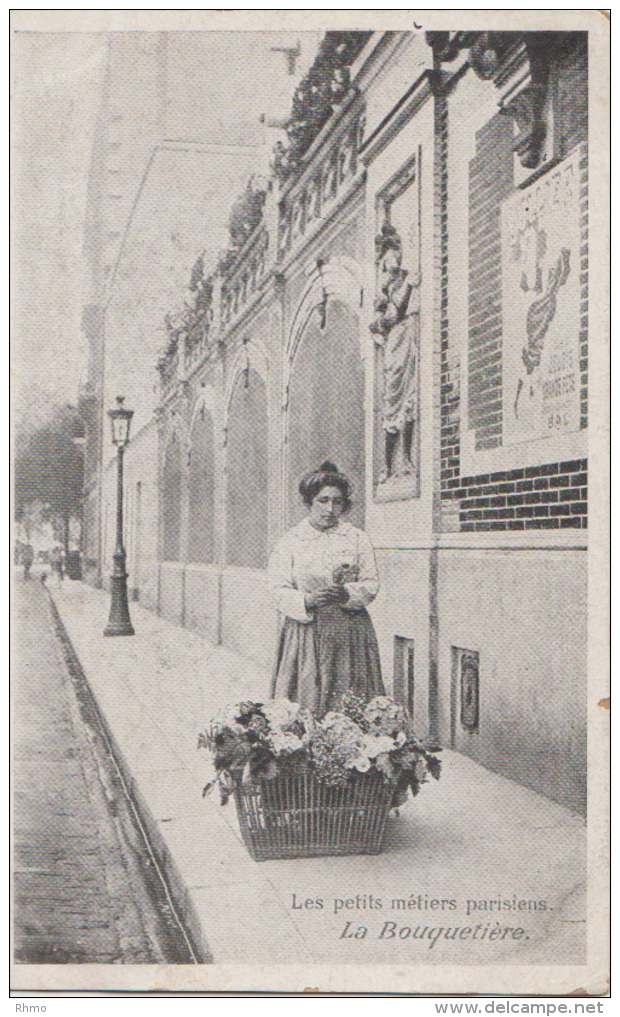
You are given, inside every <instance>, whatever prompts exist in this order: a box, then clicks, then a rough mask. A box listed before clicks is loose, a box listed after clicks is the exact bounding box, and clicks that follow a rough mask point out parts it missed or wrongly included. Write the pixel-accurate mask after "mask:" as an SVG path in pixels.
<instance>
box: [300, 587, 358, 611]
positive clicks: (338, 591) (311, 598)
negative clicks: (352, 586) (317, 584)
mask: <svg viewBox="0 0 620 1017" xmlns="http://www.w3.org/2000/svg"><path fill="white" fill-rule="evenodd" d="M348 599H349V594H348V593H347V591H346V589H345V588H344V586H342V585H340V584H334V585H333V586H327V587H325V589H323V590H314V591H313V592H312V593H306V595H305V597H304V603H305V605H306V610H307V611H310V610H311V609H312V608H313V607H324V606H325V604H345V603H346V602H347V600H348Z"/></svg>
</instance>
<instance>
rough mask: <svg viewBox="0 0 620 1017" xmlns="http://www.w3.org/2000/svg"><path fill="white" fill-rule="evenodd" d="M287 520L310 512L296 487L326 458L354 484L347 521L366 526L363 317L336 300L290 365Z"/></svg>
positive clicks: (316, 318) (307, 332) (312, 324)
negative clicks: (361, 351) (323, 323)
mask: <svg viewBox="0 0 620 1017" xmlns="http://www.w3.org/2000/svg"><path fill="white" fill-rule="evenodd" d="M287 402H288V428H287V430H288V488H289V519H290V522H291V523H295V522H297V521H298V520H299V519H300V518H301V517H302V516H303V515H304V514H305V512H306V509H305V507H304V506H303V505H302V504H301V500H300V497H299V493H298V489H297V488H298V484H299V480H300V477H302V476H303V475H304V474H305V473H307V472H308V471H309V470H311V469H314V468H316V467H317V466H319V464H320V463H321V462H322V461H323V460H325V459H330V460H332V461H333V462H335V463H336V465H337V466H338V467H339V469H340V470H342V471H343V472H344V473H346V474H347V476H348V477H349V478H350V479H351V482H352V485H353V502H354V504H353V508H352V509H351V513H350V515H349V517H348V518H349V519H350V520H351V522H352V523H354V524H355V525H357V526H362V525H363V523H364V491H365V437H364V368H363V364H362V358H361V355H360V342H359V319H358V316H357V314H356V313H355V312H354V311H353V310H352V308H351V307H350V306H348V304H346V303H345V302H344V301H342V300H339V299H337V298H330V299H329V300H328V302H327V308H326V314H325V327H324V328H322V327H321V315H320V314H319V312H318V311H315V312H314V313H313V314H311V315H310V316H309V318H308V319H307V321H306V324H305V327H304V329H303V332H302V334H301V336H300V338H299V341H298V343H297V346H296V350H295V353H294V356H293V360H292V364H291V367H290V380H289V385H288V399H287Z"/></svg>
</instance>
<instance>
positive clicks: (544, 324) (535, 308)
mask: <svg viewBox="0 0 620 1017" xmlns="http://www.w3.org/2000/svg"><path fill="white" fill-rule="evenodd" d="M569 275H570V251H569V250H568V248H566V247H563V248H562V250H561V251H560V253H559V255H558V258H557V261H556V262H555V264H554V265H553V266H552V267H551V268H550V269H549V274H548V276H547V287H546V290H545V292H544V293H543V295H542V297H540V298H539V299H538V300H535V301H534V302H533V303H532V304H530V306H529V308H528V312H527V317H526V319H525V329H526V333H527V346H524V347H523V351H522V353H521V361H522V363H523V367H524V369H525V370H524V371H523V372H522V375H521V377H520V378H519V380H518V382H517V391H516V394H515V401H514V414H515V417H516V418H517V419H519V399H520V397H521V392H522V390H523V388H524V386H526V385H529V386H530V398H532V397H533V385H532V381H533V377H532V376H533V375H534V372H535V371H537V370H538V368H539V367H540V361H541V359H542V353H543V349H544V345H545V336H546V334H547V330H548V328H549V325H550V324H551V322H552V321H553V319H554V317H555V312H556V310H557V292H558V290H559V288H560V286H563V285H564V284H565V282H566V280H567V279H568V277H569Z"/></svg>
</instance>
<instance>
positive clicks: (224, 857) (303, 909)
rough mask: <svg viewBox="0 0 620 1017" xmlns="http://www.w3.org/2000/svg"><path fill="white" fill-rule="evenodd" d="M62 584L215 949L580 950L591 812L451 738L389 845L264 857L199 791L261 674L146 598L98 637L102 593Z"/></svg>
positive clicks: (173, 863)
mask: <svg viewBox="0 0 620 1017" xmlns="http://www.w3.org/2000/svg"><path fill="white" fill-rule="evenodd" d="M51 594H52V597H53V600H54V602H55V604H56V606H57V609H58V612H59V614H60V616H61V619H62V621H63V624H64V626H65V628H66V630H67V633H68V635H69V638H70V640H71V642H72V644H73V647H74V649H75V652H76V654H77V657H78V659H79V661H80V663H81V665H82V667H83V670H84V672H85V674H86V676H87V678H88V681H89V683H90V686H91V688H92V691H93V693H94V695H95V697H96V699H97V702H98V704H99V708H100V710H101V712H102V714H103V715H104V718H105V720H106V722H107V724H108V727H109V729H110V731H111V732H112V735H113V740H114V743H115V750H116V752H117V754H118V755H119V757H120V758H119V762H120V763H121V765H122V767H123V769H124V771H125V774H126V776H127V779H128V780H130V781H131V786H132V791H133V793H134V796H135V798H136V800H137V802H138V805H139V808H140V812H141V815H142V818H143V821H144V822H145V825H147V827H148V830H149V833H150V836H151V840H152V842H153V844H154V847H155V850H156V852H157V854H158V856H159V858H160V860H161V861H162V862H163V864H164V866H165V868H166V871H167V873H168V877H169V879H170V882H171V885H172V887H173V893H174V896H175V900H176V903H177V906H178V907H179V908H180V909H181V911H182V912H183V914H184V916H185V919H186V921H187V922H188V924H189V926H190V927H191V929H192V932H193V935H194V938H195V940H196V941H197V943H198V945H199V947H200V949H201V951H202V956H203V957H204V958H205V959H206V958H208V957H209V955H211V956H212V957H213V959H214V961H215V962H216V963H218V964H219V963H222V964H227V963H240V962H243V963H249V964H255V965H258V964H261V963H267V962H268V963H271V964H288V963H291V962H296V963H298V964H304V963H310V964H312V963H328V962H329V963H333V962H336V963H338V962H340V963H342V964H371V963H372V964H377V963H386V964H399V963H407V964H409V965H410V964H416V963H419V964H424V965H427V964H476V965H480V964H492V963H503V964H506V963H513V964H554V963H555V964H580V963H584V962H585V919H586V901H585V864H586V860H585V856H586V831H585V823H584V821H583V819H582V818H581V817H579V816H575V815H573V814H572V813H570V812H568V811H567V810H565V809H564V808H562V807H561V806H559V805H557V804H555V803H553V802H550V801H548V800H547V799H545V798H543V797H541V796H539V795H536V794H535V793H533V792H532V791H530V790H529V789H527V788H523V787H520V786H519V785H517V784H515V783H513V782H512V781H509V780H506V779H504V778H502V777H499V776H497V775H496V774H492V773H490V772H489V771H487V770H485V769H483V768H482V767H480V766H478V765H477V764H476V763H474V762H472V761H471V760H469V759H467V758H465V757H464V756H461V755H459V754H457V753H452V752H449V751H444V753H443V775H442V778H441V780H440V781H439V782H438V783H436V782H434V781H432V782H431V783H430V784H428V785H425V786H424V787H423V788H422V791H421V793H420V795H419V796H418V798H416V799H415V800H414V801H409V802H408V803H407V804H406V805H405V806H404V807H403V808H402V809H401V810H400V815H399V816H394V817H393V818H390V819H389V820H388V829H387V835H386V845H385V849H384V851H383V853H382V854H380V855H376V856H350V857H344V858H311V859H299V860H295V861H288V860H287V861H267V862H260V863H257V862H253V861H252V859H251V858H250V856H249V855H248V853H247V852H246V850H245V847H244V845H243V843H242V841H241V838H240V835H239V830H238V825H237V820H236V814H235V806H234V803H233V802H232V801H230V802H229V803H228V805H227V806H225V807H223V808H222V807H221V806H220V805H219V802H218V797H217V795H211V796H209V797H208V798H207V799H206V800H205V799H203V798H202V797H201V790H202V787H203V785H204V782H205V780H204V773H203V764H202V762H201V758H200V754H199V753H198V752H197V751H196V743H197V733H198V731H199V730H200V729H201V728H202V727H203V726H204V724H205V722H206V721H207V719H208V718H209V717H210V716H211V714H212V713H213V712H215V711H216V710H217V709H218V708H219V706H220V705H221V704H224V703H226V702H229V701H239V700H242V699H246V698H262V697H264V696H265V693H266V689H267V675H266V674H265V673H264V672H262V671H261V670H260V668H258V667H257V666H256V665H255V664H252V663H251V662H249V661H247V660H246V659H244V658H242V657H240V656H239V655H238V654H236V653H233V652H231V651H229V650H226V649H224V648H223V647H214V646H213V645H211V644H210V643H208V642H207V641H206V640H205V639H204V638H203V637H202V636H201V635H200V634H199V633H196V632H191V631H189V630H187V629H182V628H179V627H178V626H175V625H172V624H170V623H169V622H166V621H164V620H163V619H161V618H158V617H156V616H155V615H154V614H152V613H151V612H149V611H146V610H145V609H143V608H141V607H140V606H139V605H137V604H132V605H131V616H132V621H133V624H134V627H135V630H136V635H135V637H128V638H122V639H105V638H104V637H103V635H102V633H103V629H104V627H105V624H106V622H107V617H108V612H109V596H108V595H107V594H105V593H102V592H101V591H97V590H93V589H91V588H90V587H88V586H86V585H85V584H83V583H72V582H65V583H64V586H63V589H62V590H55V589H52V590H51ZM319 902H321V903H319ZM438 929H441V930H442V931H441V933H439V932H437V930H438ZM466 929H469V932H468V933H467V932H465V931H464V930H466ZM498 929H499V930H500V931H499V932H498V931H497V930H498ZM506 929H509V930H510V931H508V932H506V931H505V930H506ZM364 930H366V931H365V932H364ZM455 930H456V931H455ZM518 930H522V931H521V932H519V931H518ZM431 933H432V935H431ZM444 933H447V934H448V935H445V934H444Z"/></svg>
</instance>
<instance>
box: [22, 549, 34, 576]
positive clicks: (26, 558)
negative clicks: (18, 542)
mask: <svg viewBox="0 0 620 1017" xmlns="http://www.w3.org/2000/svg"><path fill="white" fill-rule="evenodd" d="M33 561H34V551H33V550H32V545H31V544H26V546H25V548H24V549H23V551H22V565H23V566H24V579H30V569H31V568H32V563H33Z"/></svg>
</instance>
